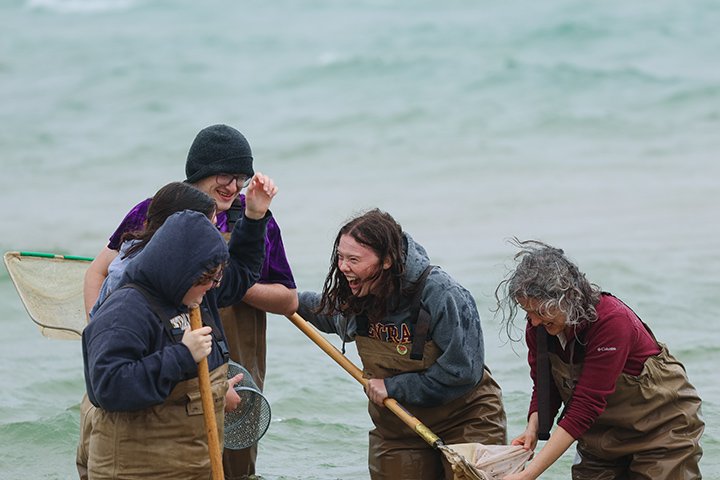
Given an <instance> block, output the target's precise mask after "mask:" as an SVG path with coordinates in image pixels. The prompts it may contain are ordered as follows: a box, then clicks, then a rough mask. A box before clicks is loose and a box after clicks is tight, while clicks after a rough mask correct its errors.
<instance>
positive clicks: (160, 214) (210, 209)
mask: <svg viewBox="0 0 720 480" xmlns="http://www.w3.org/2000/svg"><path fill="white" fill-rule="evenodd" d="M183 210H194V211H196V212H200V213H202V214H204V215H205V216H206V217H208V218H209V219H210V220H212V218H213V215H215V211H216V210H217V204H216V203H215V199H214V198H212V197H211V196H210V195H208V194H206V193H205V192H203V191H202V190H199V189H198V188H196V187H194V186H192V185H190V184H189V183H185V182H172V183H168V184H167V185H165V186H164V187H162V188H161V189H160V190H158V191H157V192H156V193H155V195H154V196H153V198H152V201H151V202H150V206H149V207H148V211H147V219H146V220H145V228H144V229H143V230H138V231H134V232H127V233H125V234H124V235H123V236H122V239H121V241H122V242H124V241H126V240H138V241H137V242H135V243H134V244H133V245H132V246H131V247H130V248H129V249H128V250H127V252H126V253H125V255H124V257H123V258H128V257H132V256H133V255H135V254H136V253H138V252H139V251H140V250H142V249H143V248H144V247H145V245H146V244H147V243H148V242H149V241H150V239H151V238H152V236H153V235H155V232H156V231H157V230H158V228H160V227H161V226H162V224H163V223H165V220H167V218H168V217H169V216H170V215H172V214H173V213H176V212H181V211H183Z"/></svg>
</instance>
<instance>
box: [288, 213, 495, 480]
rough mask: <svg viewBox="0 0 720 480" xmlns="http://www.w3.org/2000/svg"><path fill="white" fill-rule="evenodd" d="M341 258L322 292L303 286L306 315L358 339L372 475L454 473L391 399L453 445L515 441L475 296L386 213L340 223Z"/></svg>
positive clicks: (336, 257) (397, 479)
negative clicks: (389, 405) (393, 408)
mask: <svg viewBox="0 0 720 480" xmlns="http://www.w3.org/2000/svg"><path fill="white" fill-rule="evenodd" d="M331 258H332V260H331V265H330V271H329V273H328V275H327V278H326V279H325V284H324V287H323V291H322V293H321V294H318V293H315V292H302V293H301V294H300V296H299V301H300V307H299V309H298V313H300V315H301V316H303V317H304V318H305V319H306V320H308V321H309V322H311V323H312V324H314V325H315V326H316V327H317V328H318V329H320V330H322V331H324V332H328V333H337V334H338V335H340V337H341V338H342V339H343V341H353V340H354V341H355V342H356V344H357V350H358V353H359V354H360V358H361V360H362V365H363V374H364V376H365V377H366V378H368V379H369V382H368V386H367V387H366V389H365V393H366V394H367V396H368V398H369V400H370V401H369V402H368V410H369V413H370V417H371V419H372V421H373V423H374V425H375V428H374V429H373V430H371V431H370V446H369V469H370V476H371V478H372V479H373V480H378V479H388V480H390V479H392V480H402V479H407V480H410V479H412V480H418V479H420V480H424V479H427V480H437V479H438V478H448V479H452V478H453V474H452V472H451V471H450V467H449V465H447V464H446V463H445V462H444V461H443V460H442V455H441V453H440V452H439V451H437V450H434V449H432V448H431V447H430V446H429V445H428V444H427V443H425V442H424V441H423V440H422V439H421V438H420V437H419V436H418V435H417V434H416V433H415V432H413V431H412V430H410V429H409V428H408V427H407V426H406V425H405V424H404V423H403V422H402V421H400V420H399V419H398V418H397V417H395V415H394V414H393V413H392V412H390V411H389V410H388V409H386V408H383V401H384V400H385V399H386V398H388V397H392V398H395V399H396V400H397V401H398V402H400V404H402V405H403V406H404V407H405V408H407V409H408V410H409V411H410V413H412V414H413V415H415V416H416V417H417V418H418V419H420V421H422V422H423V423H424V424H425V425H426V426H427V427H428V428H429V429H430V430H432V431H433V432H434V433H435V434H437V435H438V436H439V437H440V438H442V439H443V440H444V441H445V442H446V443H449V444H451V443H465V442H479V443H483V444H486V445H502V444H505V442H506V419H505V411H504V408H503V404H502V395H501V391H500V387H499V386H498V385H497V383H495V381H494V380H493V379H492V377H491V376H490V372H489V370H488V369H487V367H486V366H485V361H484V344H483V336H482V328H481V325H480V317H479V314H478V311H477V307H476V305H475V301H474V299H473V297H472V295H471V294H470V292H468V291H467V290H466V289H465V288H463V287H462V286H461V285H460V284H458V282H457V281H455V280H454V279H453V278H452V277H450V275H448V274H447V273H446V272H444V271H443V270H442V269H441V268H439V267H437V266H432V265H430V259H429V258H428V255H427V253H426V251H425V249H424V248H423V247H422V246H421V245H420V244H418V243H416V242H415V241H414V240H413V239H412V237H411V236H410V235H409V234H407V233H405V232H403V230H402V228H401V227H400V225H399V224H398V223H397V222H396V221H395V219H393V217H392V216H391V215H389V214H388V213H385V212H382V211H380V210H377V209H375V210H371V211H369V212H366V213H364V214H362V215H360V216H357V217H356V218H354V219H352V220H350V221H349V222H348V223H347V224H345V225H344V226H343V227H342V228H341V229H340V232H339V233H338V235H337V237H336V239H335V244H334V246H333V252H332V255H331Z"/></svg>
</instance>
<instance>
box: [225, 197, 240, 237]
mask: <svg viewBox="0 0 720 480" xmlns="http://www.w3.org/2000/svg"><path fill="white" fill-rule="evenodd" d="M242 212H243V206H242V204H241V203H240V199H239V198H236V199H235V201H233V203H232V205H230V208H229V209H227V211H226V212H225V215H227V226H228V232H232V231H233V227H234V226H235V222H237V221H238V220H240V217H242Z"/></svg>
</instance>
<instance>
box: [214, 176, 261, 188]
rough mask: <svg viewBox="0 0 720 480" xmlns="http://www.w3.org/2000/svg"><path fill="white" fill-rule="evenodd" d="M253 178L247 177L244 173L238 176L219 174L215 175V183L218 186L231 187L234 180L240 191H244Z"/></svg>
mask: <svg viewBox="0 0 720 480" xmlns="http://www.w3.org/2000/svg"><path fill="white" fill-rule="evenodd" d="M251 179H252V178H251V177H248V176H247V175H245V174H243V173H238V174H235V175H233V174H230V173H218V174H217V175H215V181H216V182H217V183H218V185H220V186H223V187H227V186H228V185H230V184H231V183H232V182H233V180H234V181H235V185H237V188H238V190H242V189H243V188H245V187H247V186H248V185H250V180H251Z"/></svg>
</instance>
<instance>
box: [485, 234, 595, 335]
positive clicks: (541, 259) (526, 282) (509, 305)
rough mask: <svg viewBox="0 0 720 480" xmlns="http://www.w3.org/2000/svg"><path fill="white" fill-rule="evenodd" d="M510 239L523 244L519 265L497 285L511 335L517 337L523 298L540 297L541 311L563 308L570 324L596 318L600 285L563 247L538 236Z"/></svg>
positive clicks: (499, 304)
mask: <svg viewBox="0 0 720 480" xmlns="http://www.w3.org/2000/svg"><path fill="white" fill-rule="evenodd" d="M511 243H512V244H513V245H515V246H516V247H518V248H520V251H519V252H518V253H517V254H516V255H515V257H514V259H515V260H516V261H517V262H518V265H517V267H516V268H515V270H513V271H511V272H510V273H509V274H508V276H507V277H506V278H505V279H504V280H503V281H502V282H500V284H499V285H498V287H497V288H496V289H495V299H496V300H497V310H496V312H497V313H500V314H501V325H503V326H504V327H505V329H506V332H507V334H508V337H509V338H510V339H512V340H517V339H516V338H513V335H512V330H514V329H515V325H514V324H513V320H514V319H515V316H516V315H517V311H518V300H521V299H534V300H537V301H538V312H539V313H540V314H546V313H548V312H551V311H555V310H559V311H561V312H563V313H564V314H565V316H566V325H568V326H572V325H580V324H581V323H583V322H594V321H595V320H597V312H596V311H595V305H597V303H598V301H599V300H600V293H601V290H600V287H598V286H597V285H595V284H593V283H590V282H589V281H588V280H587V278H586V277H585V274H584V273H582V272H580V270H579V269H578V267H577V266H576V265H575V264H574V263H573V262H571V261H570V260H568V259H567V257H565V255H564V252H563V251H562V250H561V249H559V248H555V247H552V246H550V245H547V244H545V243H543V242H539V241H537V240H525V241H520V240H518V239H517V238H514V239H513V240H512V241H511Z"/></svg>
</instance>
